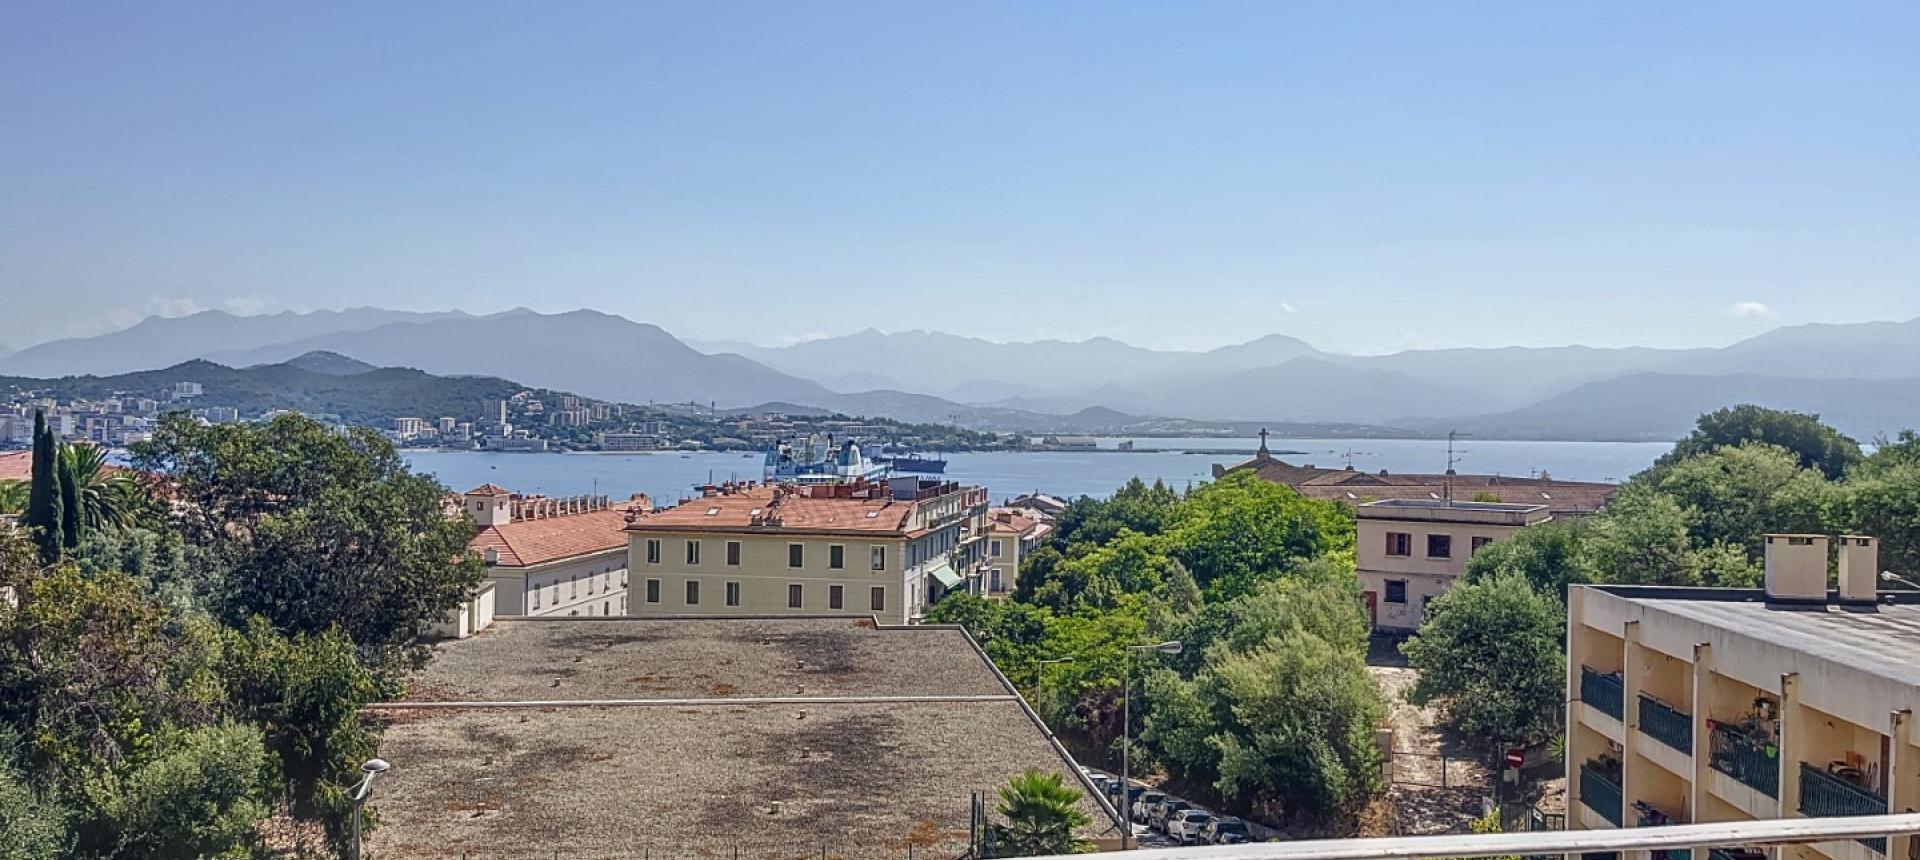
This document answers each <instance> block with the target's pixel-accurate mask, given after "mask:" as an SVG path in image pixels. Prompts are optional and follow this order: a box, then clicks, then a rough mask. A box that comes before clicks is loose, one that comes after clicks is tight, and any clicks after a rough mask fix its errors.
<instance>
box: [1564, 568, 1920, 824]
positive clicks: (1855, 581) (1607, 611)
mask: <svg viewBox="0 0 1920 860" xmlns="http://www.w3.org/2000/svg"><path fill="white" fill-rule="evenodd" d="M1831 543H1833V541H1830V540H1829V538H1827V537H1826V536H1822V535H1768V536H1767V538H1766V565H1767V580H1766V581H1767V585H1766V588H1764V589H1705V588H1659V587H1648V586H1575V587H1574V588H1572V589H1571V590H1570V591H1569V594H1568V606H1567V612H1568V625H1567V655H1568V666H1567V669H1568V672H1567V674H1568V689H1567V698H1568V705H1567V723H1568V728H1567V791H1568V795H1567V810H1568V815H1567V826H1568V827H1570V828H1586V829H1595V828H1608V827H1647V826H1657V825H1661V824H1668V823H1688V822H1724V821H1747V820H1753V819H1770V818H1792V817H1826V816H1845V815H1869V814H1879V813H1886V812H1889V811H1892V812H1911V811H1914V809H1915V808H1916V806H1920V731H1916V728H1915V725H1914V721H1913V711H1914V708H1915V707H1916V706H1920V659H1916V658H1920V600H1916V597H1920V595H1914V594H1912V593H1905V592H1902V593H1890V594H1880V593H1877V590H1876V579H1877V575H1878V558H1877V548H1876V546H1875V543H1874V540H1873V539H1872V538H1867V537H1859V536H1845V537H1841V538H1839V539H1838V541H1837V543H1838V546H1830V544H1831ZM1830 558H1831V559H1833V560H1834V561H1835V562H1837V564H1835V567H1837V580H1838V585H1839V587H1838V589H1837V590H1830V589H1829V574H1828V570H1829V559H1830ZM1912 841H1913V840H1912V839H1911V838H1910V837H1903V838H1899V839H1895V840H1892V842H1893V844H1892V845H1889V844H1888V840H1886V839H1867V840H1849V841H1842V842H1826V843H1816V844H1812V845H1803V846H1788V847H1782V848H1777V849H1774V851H1775V852H1776V853H1777V854H1778V855H1779V856H1780V857H1781V858H1785V860H1884V858H1889V857H1895V858H1906V857H1910V856H1914V855H1913V851H1914V848H1915V846H1913V845H1911V844H1907V843H1911V842H1912ZM1640 853H1643V854H1644V853H1646V852H1640ZM1664 853H1667V854H1671V855H1673V856H1671V857H1660V858H1651V860H1681V858H1684V857H1686V855H1687V854H1689V853H1690V852H1686V851H1678V852H1664ZM1697 853H1698V854H1699V855H1700V856H1698V857H1694V858H1691V860H1708V857H1709V856H1711V857H1712V858H1714V860H1730V858H1739V857H1750V856H1755V855H1757V854H1758V852H1747V851H1742V850H1740V849H1737V848H1735V847H1733V846H1729V847H1727V848H1724V849H1713V850H1712V851H1704V850H1703V851H1699V852H1697Z"/></svg>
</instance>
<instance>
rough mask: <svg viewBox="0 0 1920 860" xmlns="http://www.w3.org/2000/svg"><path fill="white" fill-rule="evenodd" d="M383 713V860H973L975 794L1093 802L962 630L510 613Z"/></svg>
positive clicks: (379, 848) (1102, 817)
mask: <svg viewBox="0 0 1920 860" xmlns="http://www.w3.org/2000/svg"><path fill="white" fill-rule="evenodd" d="M435 703H438V704H435ZM369 714H370V718H373V719H377V720H380V721H383V722H385V723H387V727H386V730H385V734H384V737H383V739H382V742H381V748H380V754H381V756H382V757H383V758H385V759H387V760H388V761H390V762H392V763H393V770H392V771H390V772H389V773H387V774H386V775H384V776H383V777H381V781H380V784H379V786H378V787H377V789H376V792H375V794H376V797H375V801H376V804H377V807H378V811H379V815H380V822H381V824H380V827H379V828H378V829H377V830H375V831H374V832H373V834H372V835H371V837H370V839H369V850H370V851H371V852H378V855H379V856H396V857H399V856H404V857H449V858H451V857H458V856H460V852H462V851H468V852H471V853H472V856H475V857H534V856H550V855H551V853H552V852H554V851H558V852H560V854H561V856H571V857H578V856H591V857H644V856H647V855H648V854H650V853H657V854H661V855H663V856H686V855H689V854H704V855H706V856H715V857H725V856H731V855H730V853H729V852H730V850H731V849H732V848H733V846H735V845H738V846H739V849H740V852H741V856H743V857H763V856H767V855H769V854H777V856H781V857H787V856H799V855H809V856H817V855H818V854H819V853H820V852H821V850H822V849H823V848H824V849H825V851H826V852H827V853H828V854H829V855H830V856H833V857H841V858H866V857H872V858H888V860H894V858H899V857H902V856H905V855H906V853H907V850H908V847H909V846H913V847H914V848H915V849H916V850H917V851H919V852H922V853H925V854H926V855H927V856H943V857H944V856H957V855H959V854H961V853H962V852H964V850H965V849H966V847H967V831H968V821H969V811H970V797H971V792H975V791H980V792H987V793H989V795H990V794H991V792H992V791H993V790H994V789H995V788H997V787H998V786H999V785H1001V784H1004V783H1005V782H1006V780H1007V779H1008V778H1010V777H1012V776H1014V775H1016V774H1018V773H1019V772H1021V771H1022V770H1024V769H1026V768H1029V767H1038V768H1041V769H1044V770H1050V771H1055V772H1059V773H1062V774H1065V775H1067V776H1069V778H1070V779H1071V780H1073V781H1074V782H1075V783H1076V784H1078V785H1080V786H1081V788H1082V790H1083V791H1088V790H1089V789H1088V788H1087V787H1086V785H1085V783H1084V782H1083V781H1081V778H1080V776H1079V774H1078V772H1077V768H1076V766H1075V765H1074V763H1073V762H1072V760H1071V759H1070V758H1068V757H1067V756H1066V754H1065V752H1064V751H1063V750H1062V749H1060V748H1059V747H1058V746H1057V745H1056V744H1054V743H1053V741H1052V740H1051V737H1050V736H1049V735H1048V734H1047V733H1046V732H1045V730H1044V729H1043V728H1042V726H1041V725H1040V723H1039V722H1038V721H1037V720H1036V719H1034V718H1033V716H1032V714H1031V712H1030V711H1029V710H1027V708H1026V706H1025V704H1024V703H1023V702H1021V700H1020V699H1019V698H1018V696H1017V695H1015V694H1014V692H1013V691H1012V688H1011V687H1010V686H1009V685H1008V684H1007V683H1006V682H1005V680H1004V679H1003V678H1001V677H1000V675H999V674H998V673H997V672H996V671H995V670H994V669H993V668H992V665H991V664H990V663H989V662H988V661H987V660H986V659H985V657H984V655H983V654H982V653H981V652H980V651H979V649H978V648H976V647H975V646H974V644H973V643H972V641H971V640H970V639H968V638H967V636H966V634H965V633H963V632H961V631H960V630H958V629H957V628H950V627H940V626H917V627H879V626H876V625H875V624H874V623H873V622H871V621H868V620H854V619H845V618H838V619H836V618H778V619H767V618H734V619H715V618H707V619H699V618H685V619H618V620H611V619H610V620H605V621H601V620H594V621H584V620H579V619H553V620H539V619H517V620H506V621H501V622H498V623H496V624H495V625H494V627H493V628H491V629H489V630H487V631H485V632H483V633H480V634H479V635H476V636H474V637H472V638H470V639H466V640H462V641H457V642H447V643H442V644H441V645H438V646H436V650H435V654H434V660H433V662H432V663H431V664H430V665H429V666H428V668H427V669H426V670H425V671H424V672H422V673H421V674H420V675H419V676H418V677H417V678H416V679H415V680H414V682H413V684H412V686H411V689H410V693H409V695H408V697H407V699H406V700H405V701H403V702H401V703H396V704H394V705H391V706H382V707H378V708H375V709H371V710H370V711H369ZM1082 806H1083V808H1084V811H1086V812H1087V814H1088V815H1089V816H1090V817H1091V818H1093V820H1094V821H1095V822H1097V823H1096V825H1095V826H1094V827H1092V828H1089V829H1088V831H1087V832H1086V833H1085V834H1083V835H1085V836H1087V837H1088V838H1094V839H1100V838H1106V837H1112V836H1114V835H1115V834H1117V831H1116V830H1115V825H1114V824H1113V821H1112V819H1111V818H1110V817H1108V816H1107V815H1106V814H1105V812H1104V811H1103V810H1102V808H1101V807H1100V806H1099V805H1097V804H1096V803H1095V802H1094V801H1093V800H1092V799H1090V798H1088V799H1083V801H1082Z"/></svg>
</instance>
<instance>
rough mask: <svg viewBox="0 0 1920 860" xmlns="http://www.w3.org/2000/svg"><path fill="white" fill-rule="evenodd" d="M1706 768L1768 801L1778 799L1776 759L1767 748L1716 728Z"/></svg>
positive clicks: (1728, 729)
mask: <svg viewBox="0 0 1920 860" xmlns="http://www.w3.org/2000/svg"><path fill="white" fill-rule="evenodd" d="M1709 752H1710V757H1709V760H1708V764H1709V765H1710V766H1712V768H1713V769H1714V770H1717V771H1719V772H1721V773H1724V774H1726V775H1728V776H1730V777H1733V778H1734V779H1735V780H1736V781H1738V782H1739V783H1740V784H1741V785H1744V786H1746V787H1748V788H1751V789H1753V790H1754V791H1757V792H1760V793H1761V794H1764V795H1766V796H1768V797H1779V796H1780V758H1779V754H1778V753H1777V752H1774V751H1772V750H1771V749H1770V748H1769V747H1767V745H1765V744H1762V743H1761V742H1759V741H1757V740H1754V739H1753V738H1751V737H1748V736H1747V735H1746V734H1745V733H1744V732H1741V731H1739V730H1737V729H1734V728H1733V727H1731V726H1728V725H1725V724H1720V725H1716V726H1714V727H1713V749H1712V750H1710V751H1709Z"/></svg>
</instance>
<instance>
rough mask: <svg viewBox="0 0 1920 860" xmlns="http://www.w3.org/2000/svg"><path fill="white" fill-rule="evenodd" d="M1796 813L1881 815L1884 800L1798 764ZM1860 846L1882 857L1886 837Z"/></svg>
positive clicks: (1872, 839) (1811, 767) (1845, 781)
mask: <svg viewBox="0 0 1920 860" xmlns="http://www.w3.org/2000/svg"><path fill="white" fill-rule="evenodd" d="M1800 812H1801V814H1803V815H1806V816H1807V817H1808V818H1826V817H1829V816H1839V815H1885V814H1887V799H1886V798H1885V797H1882V796H1880V795H1879V794H1876V793H1874V792H1873V791H1871V790H1868V789H1865V788H1862V787H1860V786H1858V785H1855V784H1853V783H1851V782H1848V781H1847V780H1845V779H1841V778H1840V777H1838V776H1835V775H1833V774H1830V773H1828V772H1826V771H1824V770H1821V769H1820V768H1817V767H1814V766H1813V765H1810V764H1807V763H1806V762H1801V763H1800ZM1860 844H1862V845H1865V846H1867V847H1868V848H1871V849H1873V850H1875V851H1878V852H1880V853H1882V854H1885V853H1887V840H1886V837H1875V838H1870V839H1862V840H1860Z"/></svg>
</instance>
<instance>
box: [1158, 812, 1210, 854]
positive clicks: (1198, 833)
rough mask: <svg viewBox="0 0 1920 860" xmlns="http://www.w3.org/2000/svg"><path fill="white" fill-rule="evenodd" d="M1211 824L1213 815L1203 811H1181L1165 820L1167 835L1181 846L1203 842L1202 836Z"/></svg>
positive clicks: (1204, 839) (1204, 838) (1203, 837)
mask: <svg viewBox="0 0 1920 860" xmlns="http://www.w3.org/2000/svg"><path fill="white" fill-rule="evenodd" d="M1212 823H1213V813H1211V812H1208V811H1206V810H1204V809H1182V810H1180V811H1179V812H1176V813H1174V814H1173V815H1172V816H1170V817H1168V818H1167V835H1168V836H1169V837H1172V839H1173V841H1175V842H1178V843H1180V844H1181V845H1187V844H1190V843H1194V842H1205V841H1207V839H1206V837H1205V836H1204V835H1203V832H1204V830H1205V829H1206V826H1207V825H1208V824H1212Z"/></svg>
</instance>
